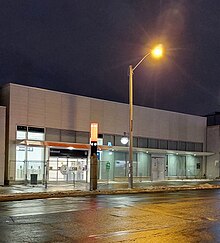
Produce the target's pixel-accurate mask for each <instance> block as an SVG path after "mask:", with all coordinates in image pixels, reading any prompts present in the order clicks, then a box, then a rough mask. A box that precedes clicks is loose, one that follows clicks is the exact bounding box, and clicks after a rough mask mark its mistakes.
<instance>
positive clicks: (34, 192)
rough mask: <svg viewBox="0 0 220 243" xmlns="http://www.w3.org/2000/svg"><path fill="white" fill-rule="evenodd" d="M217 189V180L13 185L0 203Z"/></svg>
mask: <svg viewBox="0 0 220 243" xmlns="http://www.w3.org/2000/svg"><path fill="white" fill-rule="evenodd" d="M208 189H220V181H219V180H176V181H163V182H150V181H144V182H136V183H135V182H134V188H133V189H128V183H127V182H124V183H123V182H120V183H119V182H113V181H111V182H109V183H107V182H99V183H98V189H97V190H95V191H90V190H89V184H88V183H78V182H77V183H75V185H74V184H57V183H54V184H48V187H47V188H45V186H44V185H42V184H39V185H26V186H25V185H13V186H4V187H0V201H16V200H30V199H43V198H58V197H73V196H94V195H114V194H129V193H130V194H131V193H149V192H151V193H152V192H171V191H186V190H208Z"/></svg>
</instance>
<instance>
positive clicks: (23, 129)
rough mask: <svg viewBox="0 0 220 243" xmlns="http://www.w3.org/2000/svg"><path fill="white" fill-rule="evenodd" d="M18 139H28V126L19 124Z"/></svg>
mask: <svg viewBox="0 0 220 243" xmlns="http://www.w3.org/2000/svg"><path fill="white" fill-rule="evenodd" d="M16 139H19V140H20V139H27V127H26V126H17V133H16Z"/></svg>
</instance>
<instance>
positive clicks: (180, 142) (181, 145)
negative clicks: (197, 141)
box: [178, 141, 186, 151]
mask: <svg viewBox="0 0 220 243" xmlns="http://www.w3.org/2000/svg"><path fill="white" fill-rule="evenodd" d="M178 150H181V151H185V150H186V142H182V141H179V143H178Z"/></svg>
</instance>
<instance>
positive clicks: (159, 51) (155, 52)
mask: <svg viewBox="0 0 220 243" xmlns="http://www.w3.org/2000/svg"><path fill="white" fill-rule="evenodd" d="M163 52H164V51H163V46H162V44H159V45H157V46H155V47H154V48H153V49H152V50H151V51H150V52H148V53H147V54H146V55H145V56H144V57H143V58H142V59H141V60H140V61H139V62H138V63H137V64H136V65H135V66H134V67H132V65H130V66H129V164H128V187H129V188H133V74H134V70H135V69H136V68H137V67H138V66H139V65H140V64H141V63H142V62H143V61H144V59H145V58H147V57H148V56H150V55H151V56H152V57H153V58H156V59H160V58H162V56H163Z"/></svg>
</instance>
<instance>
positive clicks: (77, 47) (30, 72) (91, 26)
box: [0, 0, 220, 115]
mask: <svg viewBox="0 0 220 243" xmlns="http://www.w3.org/2000/svg"><path fill="white" fill-rule="evenodd" d="M155 43H163V44H164V46H165V47H166V55H165V57H164V58H163V59H162V60H160V61H155V60H152V58H147V59H146V60H145V61H144V62H143V63H142V64H141V65H140V66H139V67H138V68H137V69H136V70H135V74H134V103H135V104H136V105H141V106H147V107H152V108H158V109H164V110H171V111H177V112H183V113H189V114H196V115H205V114H209V113H212V112H215V111H220V1H219V0H182V1H181V0H173V1H172V0H25V1H23V0H4V1H3V0H0V85H2V84H5V83H8V82H13V83H19V84H24V85H30V86H35V87H41V88H47V89H52V90H57V91H63V92H68V93H72V94H78V95H85V96H90V97H96V98H102V99H106V100H113V101H118V102H123V103H128V66H129V64H132V65H135V64H136V63H137V62H138V61H139V60H140V59H141V58H142V57H143V56H144V55H145V54H146V53H147V52H148V51H149V48H151V47H152V45H153V44H155Z"/></svg>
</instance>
